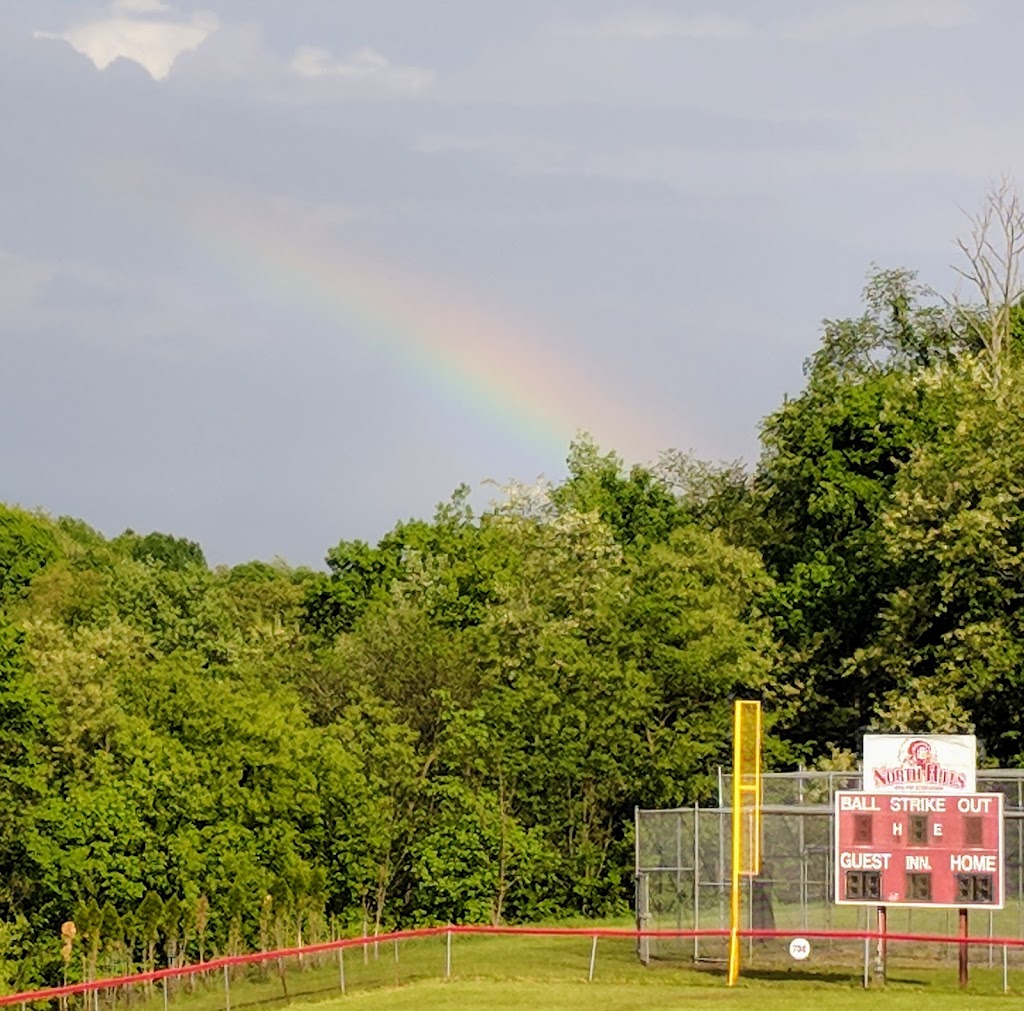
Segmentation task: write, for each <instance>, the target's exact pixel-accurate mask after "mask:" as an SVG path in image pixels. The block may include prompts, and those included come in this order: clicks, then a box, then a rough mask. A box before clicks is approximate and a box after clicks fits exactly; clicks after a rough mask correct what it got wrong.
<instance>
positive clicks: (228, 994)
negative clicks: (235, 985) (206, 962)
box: [224, 966, 231, 1011]
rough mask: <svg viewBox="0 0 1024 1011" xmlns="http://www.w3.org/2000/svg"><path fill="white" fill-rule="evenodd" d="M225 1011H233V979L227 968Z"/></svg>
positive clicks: (225, 976)
mask: <svg viewBox="0 0 1024 1011" xmlns="http://www.w3.org/2000/svg"><path fill="white" fill-rule="evenodd" d="M224 1011H231V977H230V974H229V971H228V967H227V966H224Z"/></svg>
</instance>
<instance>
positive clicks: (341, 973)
mask: <svg viewBox="0 0 1024 1011" xmlns="http://www.w3.org/2000/svg"><path fill="white" fill-rule="evenodd" d="M338 986H340V987H341V992H342V993H343V994H344V992H345V949H344V948H342V947H340V946H339V948H338Z"/></svg>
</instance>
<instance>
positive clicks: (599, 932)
mask: <svg viewBox="0 0 1024 1011" xmlns="http://www.w3.org/2000/svg"><path fill="white" fill-rule="evenodd" d="M466 935H471V936H488V937H495V936H509V937H534V938H541V937H547V938H582V939H590V940H591V942H592V944H591V953H590V965H589V973H588V976H587V978H588V979H593V977H594V969H595V958H596V954H597V944H598V941H599V940H601V939H605V940H616V941H634V942H636V943H639V942H640V941H641V940H642V939H645V938H646V939H655V938H658V939H662V940H692V939H695V938H707V939H724V938H728V936H729V931H728V930H727V929H721V928H712V929H701V930H663V929H659V930H635V929H632V928H625V927H623V928H619V927H493V926H468V925H451V926H440V927H424V928H420V929H416V930H400V931H395V932H393V933H390V934H380V935H376V936H358V937H346V938H341V939H339V940H334V941H325V942H323V943H320V944H310V945H303V946H301V947H293V948H280V949H276V950H274V951H260V952H251V953H249V954H245V955H231V956H225V957H222V958H215V959H211V960H210V961H207V962H199V963H194V964H189V965H181V966H174V967H172V968H167V969H156V970H154V971H152V972H141V973H134V974H131V975H127V976H113V977H107V978H103V979H96V980H91V981H89V982H87V983H71V984H68V985H66V986H56V987H48V988H46V989H42V990H29V991H25V992H22V993H13V994H6V995H2V996H0V1006H9V1005H12V1004H20V1005H23V1006H24V1005H27V1004H30V1003H38V1002H42V1001H53V1000H60V1001H62V1004H63V1002H64V1001H65V1000H66V998H68V997H73V996H78V995H83V994H96V993H98V992H102V991H108V992H114V993H116V992H117V991H118V990H119V989H122V988H129V987H135V986H138V985H140V984H151V983H158V982H162V983H164V988H163V989H164V998H165V1002H166V994H167V983H168V982H169V981H171V980H180V979H188V978H190V977H196V976H203V977H208V976H209V975H210V974H213V973H216V972H218V971H223V975H224V986H225V1002H226V1006H227V1007H228V1008H229V1009H230V1007H231V996H230V981H231V976H230V973H231V970H232V969H234V968H238V967H245V966H257V965H266V964H267V963H271V962H277V963H278V965H283V962H284V960H285V959H296V958H297V959H299V960H302V959H304V958H309V957H310V956H315V955H323V954H325V953H328V952H337V954H338V981H337V989H338V990H340V992H341V993H345V990H346V982H345V960H344V955H343V953H344V951H345V950H348V949H356V950H362V951H365V950H367V949H369V948H374V949H375V950H376V949H378V948H379V946H380V945H383V944H393V945H395V959H396V962H397V958H398V955H397V952H398V947H397V945H398V943H399V942H402V941H415V940H423V939H427V938H441V937H443V938H445V939H446V951H445V963H444V975H445V976H446V977H449V976H451V974H452V939H453V938H454V937H458V936H466ZM740 936H741V937H742V938H743V939H744V940H750V941H755V940H771V939H777V940H792V939H793V938H796V937H803V938H806V939H808V940H827V941H829V942H862V943H863V946H864V982H865V985H867V982H868V958H869V948H870V947H871V946H872V945H875V946H876V948H877V951H878V953H879V957H880V958H881V959H882V960H884V959H885V957H886V956H885V953H886V951H887V948H888V945H890V944H899V943H910V944H925V945H955V946H958V947H959V949H960V951H961V952H963V953H964V954H963V957H964V958H966V953H967V951H968V950H969V948H970V947H978V948H982V947H987V948H989V949H990V950H991V949H993V948H1002V949H1003V952H1004V960H1003V989H1004V990H1005V989H1007V981H1006V959H1005V953H1006V951H1007V950H1008V949H1011V948H1014V949H1024V938H1020V937H988V936H973V937H971V936H964V935H962V934H960V935H944V934H917V933H900V932H888V931H887V932H884V933H883V932H880V931H878V930H815V929H808V930H792V929H791V930H759V929H747V930H742V931H741V932H740ZM822 964H823V965H824V964H827V965H828V966H829V967H835V966H836V960H835V959H834V958H830V959H828V960H827V963H822ZM295 996H296V997H298V996H299V994H296V995H295ZM286 997H287V994H286Z"/></svg>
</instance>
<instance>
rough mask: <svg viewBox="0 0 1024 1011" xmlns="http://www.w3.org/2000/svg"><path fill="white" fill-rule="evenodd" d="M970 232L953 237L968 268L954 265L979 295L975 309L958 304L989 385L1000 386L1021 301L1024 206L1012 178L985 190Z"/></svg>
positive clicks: (972, 217)
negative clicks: (1016, 308)
mask: <svg viewBox="0 0 1024 1011" xmlns="http://www.w3.org/2000/svg"><path fill="white" fill-rule="evenodd" d="M967 217H968V219H969V221H970V224H971V231H970V235H969V236H968V237H967V238H961V239H957V240H956V245H957V248H958V249H959V250H960V252H961V253H962V254H963V256H964V259H965V260H966V266H962V267H961V266H956V265H954V267H953V269H954V270H955V271H956V272H957V273H958V274H959V275H960V276H961V277H962V278H964V280H966V281H968V282H969V283H970V284H971V285H972V286H973V287H974V288H976V289H977V293H978V295H979V296H980V305H979V306H977V308H968V307H966V306H964V305H963V304H960V303H958V306H957V307H958V309H959V310H960V311H959V315H960V318H961V320H962V321H963V324H964V325H965V327H966V329H967V331H968V333H969V335H970V336H971V337H972V338H973V339H974V340H976V341H977V342H978V343H979V344H980V346H981V351H982V355H983V357H984V359H985V364H986V370H987V372H988V374H989V377H990V379H991V381H992V385H993V386H994V387H996V389H997V390H998V388H999V386H1000V384H1001V380H1002V366H1003V362H1004V361H1005V359H1006V355H1007V354H1008V353H1009V351H1010V331H1011V327H1012V323H1013V309H1014V307H1015V306H1017V305H1019V304H1020V302H1021V300H1022V299H1024V276H1022V272H1021V257H1022V255H1024V207H1022V205H1021V198H1020V194H1019V193H1018V192H1017V187H1016V185H1015V184H1014V183H1013V181H1012V180H1010V179H1008V178H1007V177H1005V176H1004V177H1003V178H1002V179H1001V180H1000V181H999V182H998V183H995V184H993V186H992V187H990V189H989V190H988V192H987V193H986V194H985V200H984V202H983V204H982V207H981V210H980V211H978V212H977V213H976V214H973V215H972V214H968V216H967Z"/></svg>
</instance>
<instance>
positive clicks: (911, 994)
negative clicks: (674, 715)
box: [136, 936, 1024, 1011]
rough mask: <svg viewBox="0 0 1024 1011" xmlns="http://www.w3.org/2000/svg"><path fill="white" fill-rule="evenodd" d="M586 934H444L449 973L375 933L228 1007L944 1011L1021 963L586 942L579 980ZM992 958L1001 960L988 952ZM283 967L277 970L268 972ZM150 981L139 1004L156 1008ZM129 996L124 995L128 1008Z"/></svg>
mask: <svg viewBox="0 0 1024 1011" xmlns="http://www.w3.org/2000/svg"><path fill="white" fill-rule="evenodd" d="M590 954H591V939H590V938H589V937H586V936H580V937H568V938H550V937H467V936H456V937H455V938H454V940H453V947H452V975H451V978H450V979H445V978H444V972H445V960H446V959H445V942H444V938H443V937H442V938H437V937H434V938H425V939H418V940H413V941H405V942H401V943H400V945H399V946H398V949H397V958H396V950H395V947H394V945H392V944H391V943H381V944H380V945H378V946H377V950H376V951H374V950H373V948H372V947H371V948H370V949H369V950H367V951H366V952H365V954H364V953H363V952H361V951H357V950H352V949H350V950H348V951H347V952H346V953H345V956H344V974H345V984H346V994H345V995H344V996H341V995H340V994H339V990H340V984H341V978H340V972H341V968H342V967H341V966H339V964H338V962H337V960H336V957H335V956H334V955H327V956H321V957H320V959H319V960H318V961H314V960H313V959H310V958H307V959H306V960H305V963H304V964H303V965H302V966H301V967H300V966H299V964H298V963H297V962H296V961H292V962H291V963H290V964H289V965H287V966H283V967H282V966H277V965H272V966H270V967H268V968H267V969H265V970H263V971H262V972H254V971H250V972H248V973H241V972H240V973H239V974H238V975H236V976H234V977H232V978H231V980H230V1002H231V1011H269V1009H272V1008H283V1007H285V1006H289V1007H296V1008H297V1007H306V1008H309V1009H310V1011H345V1009H353V1011H355V1009H358V1011H363V1009H365V1011H377V1009H385V1008H386V1009H389V1011H390V1009H394V1011H403V1009H410V1011H411V1009H414V1008H415V1009H417V1011H419V1009H422V1011H436V1009H442V1008H452V1009H458V1011H469V1009H477V1008H480V1009H483V1008H487V1009H494V1011H503V1009H525V1008H531V1009H538V1011H545V1009H549V1008H550V1009H553V1011H575V1009H580V1011H584V1009H585V1011H632V1009H638V1011H639V1009H644V1011H658V1009H661V1008H704V1007H708V1008H716V1009H717V1008H722V1009H727V1008H756V1009H758V1011H774V1009H780V1011H781V1009H783V1008H786V1009H789V1008H819V1007H821V1008H828V1009H830V1011H831V1009H846V1008H851V1009H860V1008H864V1009H867V1008H883V1009H890V1008H891V1009H893V1011H901V1009H906V1011H911V1009H913V1011H946V1009H949V1011H952V1009H959V1008H1001V1007H1005V1008H1011V1007H1018V1006H1020V1004H1021V1000H1022V991H1024V968H1021V967H1014V968H1013V969H1011V972H1010V985H1011V993H1009V994H1004V993H1003V992H1002V970H1001V964H1000V966H999V967H998V968H989V967H988V966H987V965H976V966H973V967H972V970H971V988H970V990H969V991H967V992H961V991H959V990H958V989H957V985H956V967H955V965H954V964H950V963H949V962H942V963H939V962H936V963H934V964H929V963H921V962H918V961H914V962H911V961H907V962H900V961H899V960H898V959H896V958H894V959H893V961H892V964H891V966H890V972H889V980H888V982H887V983H886V985H885V987H884V988H878V987H872V988H871V989H869V990H864V989H863V988H862V977H861V972H862V963H861V961H860V957H859V956H858V953H857V952H856V951H855V950H852V949H847V950H845V951H843V952H836V951H833V952H832V953H827V952H826V951H825V950H824V949H823V948H822V949H819V950H817V951H812V956H811V958H810V959H809V960H808V962H806V963H800V964H797V963H794V962H792V961H790V960H789V959H788V958H787V957H786V956H785V954H784V951H783V950H781V949H779V950H774V951H773V950H771V949H766V950H763V951H761V952H760V953H759V955H758V959H757V962H756V963H755V964H754V965H753V966H752V967H750V968H749V969H748V970H747V972H746V974H745V976H744V978H743V979H742V980H741V982H740V986H739V987H737V988H736V989H733V990H729V989H727V988H726V986H725V983H724V979H723V977H722V967H721V966H720V965H710V966H707V967H704V968H694V967H693V966H692V965H690V964H689V963H686V962H678V963H674V962H654V963H652V964H651V965H650V966H648V967H644V966H642V965H641V964H640V963H639V962H638V961H637V958H636V954H635V949H634V942H633V941H632V940H622V941H619V940H606V939H603V938H602V939H601V940H600V941H599V942H598V952H597V959H596V962H595V975H594V980H593V982H588V981H587V974H588V968H589V962H590ZM1000 962H1001V960H1000ZM282 968H284V969H285V973H284V976H283V977H282V975H281V972H280V970H281V969H282ZM170 996H171V1001H170V1005H171V1011H223V1009H224V1008H225V1003H226V1001H225V992H224V985H223V979H222V978H221V977H219V976H214V977H212V978H211V979H210V980H208V981H206V982H205V983H203V984H200V985H199V986H198V987H197V989H196V990H195V991H194V992H192V991H190V990H189V989H188V988H187V987H185V986H184V985H179V986H178V987H177V989H172V991H171V994H170ZM162 1005H163V1002H162V998H161V996H160V994H159V991H158V990H157V991H156V992H155V993H154V995H153V1000H152V1003H151V1005H150V1006H149V1007H148V1008H146V1009H145V1011H162ZM138 1006H139V1005H136V1007H138Z"/></svg>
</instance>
